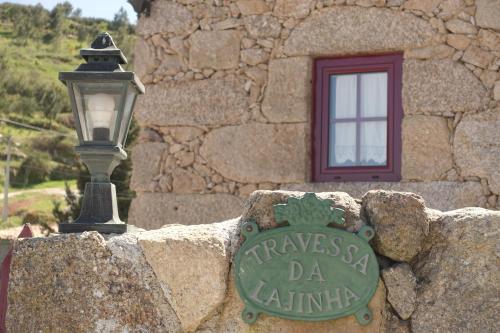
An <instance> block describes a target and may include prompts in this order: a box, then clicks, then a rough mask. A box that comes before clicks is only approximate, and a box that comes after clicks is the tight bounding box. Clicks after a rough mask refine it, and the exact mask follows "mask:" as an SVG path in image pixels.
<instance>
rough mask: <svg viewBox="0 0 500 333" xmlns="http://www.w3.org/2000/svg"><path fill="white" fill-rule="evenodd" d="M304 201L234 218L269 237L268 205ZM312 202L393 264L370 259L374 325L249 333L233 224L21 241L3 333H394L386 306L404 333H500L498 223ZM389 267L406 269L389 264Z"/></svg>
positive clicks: (350, 321)
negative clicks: (373, 235)
mask: <svg viewBox="0 0 500 333" xmlns="http://www.w3.org/2000/svg"><path fill="white" fill-rule="evenodd" d="M302 195H303V193H300V192H285V191H280V192H272V191H258V192H255V193H254V194H253V195H252V196H251V198H250V199H249V200H248V201H247V203H246V208H245V211H244V213H243V217H242V219H245V218H249V217H253V218H256V221H257V223H258V224H259V225H260V226H261V227H262V228H265V229H267V228H275V227H278V226H277V225H275V224H273V222H272V221H273V218H272V205H273V204H275V203H277V202H286V201H287V200H288V198H290V197H300V196H302ZM320 196H322V197H324V198H330V199H333V200H334V202H333V204H334V205H335V206H336V207H343V208H344V209H346V214H347V215H346V216H347V222H348V224H351V223H352V222H355V221H356V220H358V219H359V217H361V218H362V219H364V220H366V221H368V222H369V223H371V224H372V225H373V227H374V228H375V230H376V231H377V236H378V239H377V240H376V242H375V243H374V250H375V252H376V253H377V254H380V253H383V254H384V255H387V256H389V257H390V258H391V259H392V260H391V259H389V258H387V257H383V256H380V257H379V261H380V266H381V269H383V271H384V272H385V275H384V279H386V280H387V284H386V285H385V286H384V283H382V282H380V284H379V288H378V291H377V292H376V293H375V296H374V298H373V299H372V300H371V302H370V304H369V307H370V309H371V310H372V312H373V315H374V318H373V321H372V322H371V323H370V324H369V325H367V326H360V325H359V324H358V323H357V322H356V321H355V319H354V317H353V316H349V317H345V318H341V319H338V320H333V321H325V322H316V323H314V322H302V321H292V320H285V319H280V318H276V317H271V316H267V315H261V316H260V317H259V319H258V320H257V322H256V323H255V324H254V325H252V326H249V325H247V324H245V323H244V322H243V320H242V319H241V310H242V308H243V306H244V304H243V302H242V301H241V300H240V298H239V296H238V294H237V293H236V291H235V284H234V275H233V273H232V272H231V260H232V257H233V255H234V253H235V251H236V250H237V249H238V243H239V239H240V237H239V236H240V235H239V226H240V223H241V220H240V219H233V220H228V221H225V222H220V223H214V224H210V225H193V226H183V225H170V226H166V227H164V228H161V229H159V230H152V231H138V232H137V233H133V234H124V235H107V236H105V237H103V236H101V235H99V234H98V233H96V232H86V233H82V234H72V235H54V236H52V237H47V238H30V239H24V240H19V241H17V242H16V243H15V245H14V254H13V261H12V267H11V275H10V285H9V303H8V305H9V306H8V313H7V329H8V331H10V332H34V331H40V330H41V331H47V332H74V333H81V332H82V333H83V332H124V331H145V332H171V333H174V332H175V333H182V332H186V333H187V332H195V333H249V332H254V333H269V332H283V333H285V332H286V333H301V332H315V333H340V332H350V333H368V332H369V333H387V332H391V333H392V332H394V331H391V329H393V328H394V327H401V328H403V327H407V325H405V324H404V323H402V322H399V321H398V320H397V319H396V320H394V318H397V317H396V315H395V314H394V313H393V312H392V310H391V309H390V306H389V303H390V304H392V305H393V306H394V307H395V310H396V311H398V313H400V314H401V315H402V316H404V317H405V318H407V319H408V320H411V327H412V332H414V333H421V332H435V331H443V332H462V331H464V330H463V328H464V327H466V328H467V331H468V332H476V331H477V332H479V331H489V330H492V331H499V330H500V323H499V322H498V320H496V319H497V312H496V311H495V309H496V307H495V306H496V303H495V297H496V295H498V293H499V292H500V289H499V288H500V287H499V286H498V283H496V279H495V277H496V273H497V272H496V270H495V267H496V266H495V262H496V261H497V259H498V258H497V254H496V248H495V243H496V241H497V239H496V234H497V232H498V228H499V227H500V212H494V211H488V210H485V209H481V208H468V209H461V210H456V211H452V212H447V213H441V212H439V211H431V210H429V209H428V208H426V207H425V206H424V205H423V201H422V200H421V198H419V197H418V196H416V195H414V194H412V193H402V192H393V191H371V192H369V193H368V194H367V195H365V196H364V198H363V208H362V207H360V205H359V204H358V203H356V201H355V200H354V199H353V198H352V197H350V196H349V195H347V194H346V193H335V192H332V193H322V194H321V195H320ZM351 226H354V227H355V224H354V225H351ZM427 227H428V228H427ZM416 242H418V244H417V243H416ZM412 244H417V245H418V246H412ZM408 251H410V252H411V254H410V252H408ZM406 254H408V255H406ZM398 259H399V260H403V261H411V262H410V263H409V265H408V264H400V263H397V262H394V261H393V260H398ZM464 262H467V263H468V265H467V269H463V263H464ZM393 269H394V270H396V271H393ZM402 269H404V272H400V273H401V274H396V273H397V270H402ZM403 273H404V274H403ZM415 282H416V285H415ZM443 286H445V287H446V290H447V292H446V293H445V294H443V293H442V290H443V289H442V288H443ZM463 286H467V288H464V287H463ZM386 288H387V292H388V295H389V298H388V299H386V291H385V290H386ZM415 290H418V291H419V292H418V293H415ZM404 295H410V297H405V296H404ZM457 314H458V315H457ZM406 332H409V331H408V330H406ZM464 332H465V331H464Z"/></svg>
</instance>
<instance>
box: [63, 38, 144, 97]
mask: <svg viewBox="0 0 500 333" xmlns="http://www.w3.org/2000/svg"><path fill="white" fill-rule="evenodd" d="M80 55H81V56H82V58H83V59H84V60H85V63H83V64H80V65H79V66H78V68H77V69H75V70H74V71H72V72H60V73H59V80H61V81H62V82H63V83H64V84H66V81H96V80H105V81H131V82H132V83H133V84H134V85H135V86H136V88H137V90H139V92H140V93H141V94H144V90H145V89H144V85H143V84H142V82H141V81H140V80H139V78H138V77H137V75H136V74H135V73H134V72H129V71H124V70H123V68H122V66H121V65H122V64H126V63H127V58H125V56H124V55H123V53H122V51H121V50H120V49H119V48H118V47H117V46H116V44H115V42H114V41H113V38H112V37H111V35H110V34H109V33H107V32H102V33H100V34H98V35H97V37H96V38H95V40H94V41H93V42H92V44H91V45H90V47H89V48H84V49H81V50H80Z"/></svg>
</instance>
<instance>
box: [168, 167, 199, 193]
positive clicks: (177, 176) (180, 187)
mask: <svg viewBox="0 0 500 333" xmlns="http://www.w3.org/2000/svg"><path fill="white" fill-rule="evenodd" d="M172 180H173V182H172V188H173V192H174V193H199V192H201V191H203V190H204V189H205V186H206V183H205V180H204V179H203V177H201V176H199V175H197V174H196V173H193V172H191V171H188V170H185V169H179V168H178V169H175V170H174V171H172Z"/></svg>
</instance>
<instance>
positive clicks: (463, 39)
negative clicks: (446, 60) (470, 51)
mask: <svg viewBox="0 0 500 333" xmlns="http://www.w3.org/2000/svg"><path fill="white" fill-rule="evenodd" d="M446 42H447V43H448V44H450V45H451V46H453V47H454V48H456V49H458V50H465V49H466V48H467V47H468V46H469V45H470V42H471V41H470V39H469V38H468V37H467V36H465V35H460V34H449V35H448V37H447V38H446Z"/></svg>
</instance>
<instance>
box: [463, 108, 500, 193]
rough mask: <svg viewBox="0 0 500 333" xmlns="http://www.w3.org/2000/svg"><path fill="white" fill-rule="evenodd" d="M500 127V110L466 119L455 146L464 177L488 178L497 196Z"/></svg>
mask: <svg viewBox="0 0 500 333" xmlns="http://www.w3.org/2000/svg"><path fill="white" fill-rule="evenodd" d="M499 126H500V110H496V111H491V112H484V113H478V114H474V115H467V116H464V118H463V119H462V121H461V122H460V123H459V124H458V126H457V129H456V133H455V140H454V144H453V147H454V155H455V160H456V163H457V165H458V167H459V168H460V170H461V173H462V175H463V176H477V177H481V178H487V179H488V180H489V188H490V189H491V191H493V192H494V193H496V194H500V169H499V167H498V166H499V165H500V140H499V132H498V128H499Z"/></svg>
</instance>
